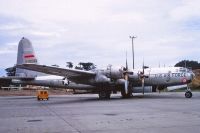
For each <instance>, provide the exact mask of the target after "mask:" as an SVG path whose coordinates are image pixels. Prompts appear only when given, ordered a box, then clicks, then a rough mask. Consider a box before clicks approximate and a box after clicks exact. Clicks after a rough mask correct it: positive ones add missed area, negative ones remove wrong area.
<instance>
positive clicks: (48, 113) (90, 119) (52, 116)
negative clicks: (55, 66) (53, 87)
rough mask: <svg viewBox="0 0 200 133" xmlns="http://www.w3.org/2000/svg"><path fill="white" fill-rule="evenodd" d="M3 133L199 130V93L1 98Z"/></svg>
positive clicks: (173, 132) (197, 132)
mask: <svg viewBox="0 0 200 133" xmlns="http://www.w3.org/2000/svg"><path fill="white" fill-rule="evenodd" d="M0 132H1V133H18V132H19V133H29V132H30V133H65V132H66V133H102V132H103V133H112V132H114V133H147V132H148V133H200V92H194V93H193V97H192V98H191V99H187V98H185V96H184V93H183V92H173V93H161V94H159V93H150V94H145V95H144V96H143V95H142V94H138V95H136V96H133V97H132V98H130V99H121V96H120V94H114V95H113V96H112V98H111V99H110V100H99V99H98V96H97V95H95V94H84V95H65V96H55V95H54V96H50V99H49V101H37V100H36V97H34V96H13V97H0Z"/></svg>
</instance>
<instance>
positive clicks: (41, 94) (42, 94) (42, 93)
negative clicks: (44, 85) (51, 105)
mask: <svg viewBox="0 0 200 133" xmlns="http://www.w3.org/2000/svg"><path fill="white" fill-rule="evenodd" d="M44 99H46V100H49V92H48V90H37V100H44Z"/></svg>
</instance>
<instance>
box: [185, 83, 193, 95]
mask: <svg viewBox="0 0 200 133" xmlns="http://www.w3.org/2000/svg"><path fill="white" fill-rule="evenodd" d="M191 97H192V92H191V89H190V87H189V86H188V85H187V90H186V92H185V98H191Z"/></svg>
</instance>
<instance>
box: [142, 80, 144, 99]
mask: <svg viewBox="0 0 200 133" xmlns="http://www.w3.org/2000/svg"><path fill="white" fill-rule="evenodd" d="M142 94H143V95H144V78H142Z"/></svg>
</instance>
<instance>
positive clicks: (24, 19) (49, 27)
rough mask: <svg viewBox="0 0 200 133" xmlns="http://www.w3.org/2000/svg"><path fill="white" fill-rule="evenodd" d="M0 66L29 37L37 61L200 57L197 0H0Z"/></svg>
mask: <svg viewBox="0 0 200 133" xmlns="http://www.w3.org/2000/svg"><path fill="white" fill-rule="evenodd" d="M0 3H1V4H0V62H1V64H0V68H1V69H2V68H6V67H9V66H13V64H16V56H17V45H18V42H19V40H20V39H21V38H22V37H23V36H24V37H27V38H28V39H29V40H31V42H32V44H33V46H34V48H35V52H36V54H37V57H38V60H39V62H40V64H46V65H52V64H58V65H60V66H65V62H67V61H71V62H74V64H77V63H78V62H81V61H82V62H93V63H95V64H96V65H97V66H98V67H100V68H103V67H106V66H107V65H108V64H112V65H113V66H122V65H125V58H126V51H127V52H128V63H129V66H130V67H131V66H132V56H131V39H130V38H129V36H130V35H134V36H137V38H136V39H135V40H134V44H135V65H136V67H137V68H138V67H141V65H142V60H143V58H144V60H145V64H146V65H149V66H151V67H157V66H158V65H159V62H160V64H161V66H162V65H164V64H165V65H166V66H173V65H174V64H175V63H177V62H178V61H180V60H183V59H188V60H196V61H199V60H200V54H199V52H200V47H199V42H200V0H0Z"/></svg>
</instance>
